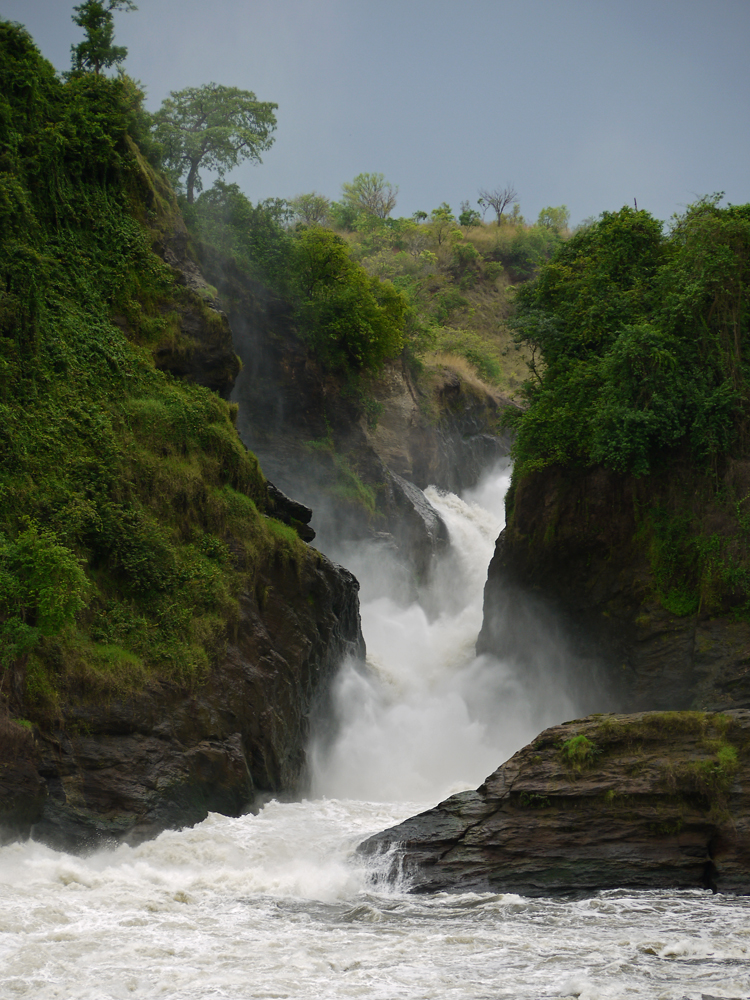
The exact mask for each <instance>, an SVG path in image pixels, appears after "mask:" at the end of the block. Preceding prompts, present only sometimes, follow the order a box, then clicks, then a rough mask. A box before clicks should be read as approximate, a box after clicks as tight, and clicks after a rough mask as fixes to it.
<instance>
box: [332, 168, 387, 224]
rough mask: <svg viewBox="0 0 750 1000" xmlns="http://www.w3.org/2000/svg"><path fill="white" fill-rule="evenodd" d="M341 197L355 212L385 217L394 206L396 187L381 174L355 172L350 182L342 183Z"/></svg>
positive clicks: (380, 217)
mask: <svg viewBox="0 0 750 1000" xmlns="http://www.w3.org/2000/svg"><path fill="white" fill-rule="evenodd" d="M341 191H342V199H343V201H344V202H345V204H347V205H349V206H351V207H352V208H353V209H355V210H356V211H357V212H367V213H368V214H369V215H376V216H377V217H378V218H379V219H387V218H388V216H389V215H390V214H391V212H392V211H393V209H394V208H395V207H396V195H397V194H398V188H397V187H394V186H393V185H392V184H390V183H389V182H388V181H387V180H386V179H385V177H384V176H383V175H382V174H357V176H356V177H355V178H354V180H353V181H352V182H351V184H342V185H341Z"/></svg>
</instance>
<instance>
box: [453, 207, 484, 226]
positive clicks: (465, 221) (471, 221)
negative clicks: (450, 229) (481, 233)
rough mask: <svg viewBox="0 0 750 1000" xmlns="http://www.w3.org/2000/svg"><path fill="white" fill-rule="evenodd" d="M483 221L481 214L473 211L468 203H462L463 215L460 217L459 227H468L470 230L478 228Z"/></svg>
mask: <svg viewBox="0 0 750 1000" xmlns="http://www.w3.org/2000/svg"><path fill="white" fill-rule="evenodd" d="M480 221H481V216H480V214H479V212H477V211H476V210H475V209H473V208H472V207H471V206H470V205H469V203H468V201H462V202H461V214H460V215H459V217H458V222H459V225H461V226H466V228H467V229H470V228H471V227H472V226H478V225H479V223H480Z"/></svg>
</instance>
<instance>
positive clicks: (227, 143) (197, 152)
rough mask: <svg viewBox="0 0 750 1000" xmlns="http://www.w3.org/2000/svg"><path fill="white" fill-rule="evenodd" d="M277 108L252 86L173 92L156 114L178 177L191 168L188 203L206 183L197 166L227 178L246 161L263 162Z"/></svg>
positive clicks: (160, 137) (158, 132)
mask: <svg viewBox="0 0 750 1000" xmlns="http://www.w3.org/2000/svg"><path fill="white" fill-rule="evenodd" d="M277 107H278V104H271V103H269V102H268V101H258V100H257V98H256V96H255V94H254V93H253V92H252V91H250V90H239V89H238V88H237V87H223V86H221V85H220V84H217V83H207V84H205V85H204V86H202V87H188V88H186V89H185V90H179V91H172V92H171V93H170V95H169V97H168V98H167V99H166V100H165V101H164V102H163V103H162V106H161V108H160V109H159V111H157V112H156V114H155V116H154V122H155V125H156V129H155V134H156V137H157V139H158V140H159V142H161V143H162V144H163V146H164V156H165V160H166V162H167V164H168V166H169V167H171V169H172V170H173V171H174V172H175V174H176V175H177V177H182V175H183V174H184V173H186V172H187V181H186V185H185V186H186V190H187V200H188V203H189V204H191V205H192V203H193V201H194V198H195V191H196V190H198V191H200V190H201V189H202V187H203V185H202V183H201V179H200V175H199V173H198V171H199V169H201V168H207V169H209V170H215V171H216V172H217V173H218V175H219V177H220V178H223V177H224V174H225V173H226V171H227V170H231V169H233V168H234V167H236V166H237V164H238V163H240V161H242V160H255V161H256V163H260V162H261V158H260V154H261V152H263V151H265V150H266V149H269V148H270V147H271V145H272V144H273V137H272V134H271V133H272V132H273V131H274V130H275V128H276V116H275V115H274V111H275V110H276V108H277Z"/></svg>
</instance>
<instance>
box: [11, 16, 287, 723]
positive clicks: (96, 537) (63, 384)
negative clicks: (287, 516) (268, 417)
mask: <svg viewBox="0 0 750 1000" xmlns="http://www.w3.org/2000/svg"><path fill="white" fill-rule="evenodd" d="M134 93H136V94H137V91H136V90H135V89H134V88H133V86H132V85H131V84H129V82H128V81H127V79H118V80H110V79H107V78H105V77H104V76H102V75H96V74H93V73H89V74H80V75H77V74H74V75H73V76H71V77H70V78H69V79H68V80H67V81H65V82H63V81H61V80H60V79H59V78H58V77H57V76H56V75H55V72H54V70H53V68H52V66H50V64H49V63H47V62H46V61H45V60H44V59H43V58H42V57H41V56H40V55H39V53H38V52H37V50H36V49H35V47H34V45H33V43H32V42H31V39H30V38H29V36H28V35H27V33H26V32H25V30H24V29H22V28H20V27H19V26H17V25H12V24H9V23H4V22H0V456H1V464H0V526H1V527H0V531H1V532H2V533H1V534H0V661H1V662H2V665H3V666H5V667H9V666H15V667H16V668H18V667H19V665H20V666H22V667H23V668H24V670H25V676H26V682H25V683H26V694H27V698H28V705H29V706H30V708H29V711H38V712H49V711H51V710H53V709H54V700H55V697H56V695H55V692H56V691H58V690H59V689H60V687H61V685H63V684H64V683H68V684H73V683H74V682H75V678H76V677H81V676H85V678H86V682H87V683H86V690H88V691H89V692H90V693H93V695H95V694H96V692H97V690H99V691H101V690H102V689H107V688H108V687H110V688H111V687H112V685H114V686H115V687H117V686H118V685H119V686H120V687H122V686H125V687H127V686H128V685H132V684H134V683H139V682H141V681H142V680H143V679H144V677H146V676H147V675H148V674H149V672H150V671H154V670H156V671H157V672H159V673H160V674H162V675H169V676H172V677H176V678H181V679H183V680H184V679H186V678H191V677H192V678H195V677H199V676H202V674H203V672H204V671H205V670H206V669H207V667H208V665H209V664H210V662H211V659H212V657H214V656H215V655H216V654H217V652H218V651H219V650H220V649H221V648H222V644H223V642H224V641H225V638H226V635H227V628H228V627H229V628H231V623H232V621H233V620H235V619H236V616H237V594H238V592H239V589H240V586H241V585H243V586H247V585H248V580H249V581H250V584H252V575H253V572H254V567H255V566H257V564H258V561H259V560H258V554H259V552H265V553H268V552H271V551H273V550H274V548H275V547H276V546H282V547H283V546H286V547H287V548H288V546H289V545H290V544H291V542H290V541H289V539H288V538H287V537H286V534H285V533H284V532H283V531H280V532H276V533H275V532H274V527H275V522H272V521H269V520H268V519H266V518H263V517H261V516H260V514H259V512H258V505H261V506H262V504H263V503H264V502H265V485H264V480H263V477H262V476H261V474H260V472H259V469H258V467H257V463H256V461H255V459H254V457H253V456H252V455H250V454H249V453H247V451H246V450H245V449H244V447H243V446H242V445H241V443H240V441H239V439H238V437H237V434H236V432H235V429H234V427H233V425H232V411H231V408H230V407H229V406H228V404H226V403H224V402H223V401H222V400H221V399H220V398H218V397H217V396H216V395H214V394H213V393H211V392H209V391H207V390H204V389H202V388H199V387H196V386H190V385H187V384H184V383H181V382H179V381H177V380H175V379H173V378H172V377H171V376H169V375H167V374H164V373H163V372H160V371H158V370H157V369H156V368H155V366H154V361H153V356H152V352H153V351H154V350H155V349H157V348H158V346H159V345H160V344H161V343H164V342H168V343H171V342H173V341H174V340H175V338H178V337H179V317H178V313H177V309H178V307H179V306H181V305H184V304H185V297H186V296H189V295H190V294H192V293H189V291H188V290H187V289H185V288H184V287H180V286H179V285H178V284H177V282H176V279H175V276H174V273H173V272H172V270H171V268H170V267H168V266H167V265H166V264H165V263H164V262H163V261H162V260H161V259H160V258H159V257H158V256H156V255H155V254H154V253H153V252H152V250H151V245H152V242H153V240H154V238H155V236H157V235H158V234H157V232H156V231H149V229H148V228H147V227H146V225H144V221H145V220H147V219H150V222H151V224H152V225H153V226H155V227H159V226H166V227H168V226H169V225H170V224H173V223H174V217H175V213H176V206H175V205H174V203H173V202H172V201H170V198H171V197H172V196H171V194H170V192H169V189H168V188H166V187H165V186H164V185H162V186H161V187H160V186H159V180H158V178H157V177H156V176H155V175H154V174H153V172H152V171H150V169H149V168H148V166H147V164H146V162H145V160H144V159H143V158H142V157H141V155H140V153H139V151H138V149H137V146H136V145H135V143H134V142H133V138H134V137H135V138H137V137H138V134H139V129H140V128H141V127H142V122H141V119H140V117H139V113H138V109H137V108H134V104H133V101H134ZM136 104H137V101H136ZM146 204H149V205H150V208H149V209H148V210H146V209H145V205H146ZM170 212H172V213H173V215H172V223H170V214H169V213H170ZM139 218H140V219H141V220H144V221H139ZM113 319H115V320H117V323H118V324H119V325H116V324H115V323H114V322H113ZM123 330H125V331H127V337H126V335H125V334H124V333H123ZM279 527H281V526H279ZM277 535H278V537H277ZM228 539H230V540H231V541H232V547H231V554H230V548H229V546H228ZM66 678H67V680H66ZM35 705H36V709H34V706H35Z"/></svg>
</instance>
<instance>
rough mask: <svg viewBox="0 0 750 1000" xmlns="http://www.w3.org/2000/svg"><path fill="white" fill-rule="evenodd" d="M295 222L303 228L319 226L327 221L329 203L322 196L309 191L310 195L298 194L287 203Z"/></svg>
mask: <svg viewBox="0 0 750 1000" xmlns="http://www.w3.org/2000/svg"><path fill="white" fill-rule="evenodd" d="M289 205H290V208H291V209H292V211H293V212H294V218H295V219H296V220H297V222H301V223H303V224H304V225H305V226H320V225H322V224H323V223H324V222H325V221H326V220H327V219H328V214H329V212H330V209H331V203H330V201H329V200H328V199H327V198H326V196H325V195H323V194H318V193H317V191H311V192H310V194H300V195H297V197H296V198H292V200H291V201H290V203H289Z"/></svg>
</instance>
